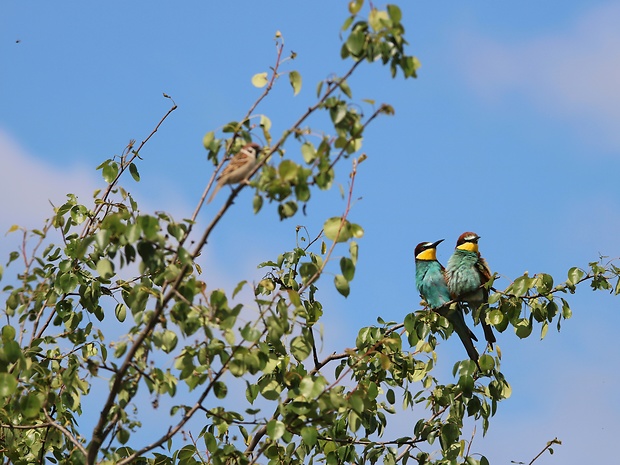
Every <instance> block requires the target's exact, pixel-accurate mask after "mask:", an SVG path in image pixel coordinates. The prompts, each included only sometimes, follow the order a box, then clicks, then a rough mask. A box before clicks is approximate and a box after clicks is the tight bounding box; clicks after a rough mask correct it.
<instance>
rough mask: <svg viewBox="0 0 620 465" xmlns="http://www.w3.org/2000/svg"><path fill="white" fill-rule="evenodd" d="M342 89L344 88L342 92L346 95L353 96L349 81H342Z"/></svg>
mask: <svg viewBox="0 0 620 465" xmlns="http://www.w3.org/2000/svg"><path fill="white" fill-rule="evenodd" d="M339 85H340V90H342V93H343V94H344V95H346V96H347V97H349V98H352V97H353V94H351V88H350V87H349V84H347V81H345V80H344V79H343V80H342V81H340V84H339Z"/></svg>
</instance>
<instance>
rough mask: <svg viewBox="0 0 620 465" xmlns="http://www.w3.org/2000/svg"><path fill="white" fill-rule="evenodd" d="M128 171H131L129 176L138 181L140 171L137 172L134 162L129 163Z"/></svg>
mask: <svg viewBox="0 0 620 465" xmlns="http://www.w3.org/2000/svg"><path fill="white" fill-rule="evenodd" d="M129 172H130V173H131V177H132V178H133V179H134V181H136V182H140V173H138V167H137V166H136V165H135V163H130V164H129Z"/></svg>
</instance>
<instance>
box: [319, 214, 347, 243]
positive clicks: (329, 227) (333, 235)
mask: <svg viewBox="0 0 620 465" xmlns="http://www.w3.org/2000/svg"><path fill="white" fill-rule="evenodd" d="M341 223H343V219H342V218H341V217H339V216H334V217H332V218H329V219H328V220H327V221H326V222H325V224H324V225H323V232H324V233H325V236H327V238H328V239H331V240H332V241H336V242H346V241H348V240H349V239H350V238H351V232H350V230H349V228H348V225H349V222H348V221H347V220H344V224H342V227H341ZM338 230H340V233H339V232H338Z"/></svg>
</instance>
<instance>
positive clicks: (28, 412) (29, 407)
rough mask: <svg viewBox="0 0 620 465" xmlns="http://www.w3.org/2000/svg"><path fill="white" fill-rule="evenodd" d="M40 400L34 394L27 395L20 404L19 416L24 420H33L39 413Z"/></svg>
mask: <svg viewBox="0 0 620 465" xmlns="http://www.w3.org/2000/svg"><path fill="white" fill-rule="evenodd" d="M41 405H42V403H41V399H40V398H39V396H37V395H36V394H34V393H29V394H28V395H27V396H26V397H25V398H23V399H22V401H21V402H20V408H21V412H20V413H21V414H22V415H24V416H25V417H26V418H34V417H37V416H39V414H40V413H41Z"/></svg>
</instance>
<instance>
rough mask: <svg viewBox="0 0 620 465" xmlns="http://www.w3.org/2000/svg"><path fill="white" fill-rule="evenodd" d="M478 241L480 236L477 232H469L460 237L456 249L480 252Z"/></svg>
mask: <svg viewBox="0 0 620 465" xmlns="http://www.w3.org/2000/svg"><path fill="white" fill-rule="evenodd" d="M478 239H480V236H479V235H478V234H476V233H475V232H471V231H467V232H464V233H463V234H461V235H460V236H459V238H458V239H457V241H456V248H457V249H459V250H467V251H469V252H478Z"/></svg>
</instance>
